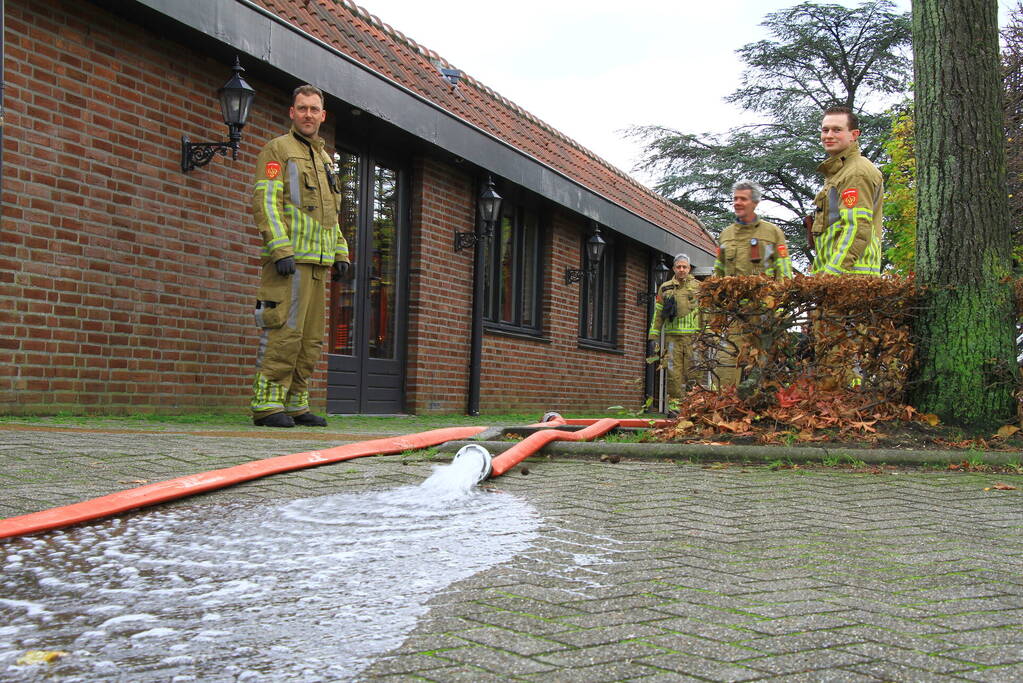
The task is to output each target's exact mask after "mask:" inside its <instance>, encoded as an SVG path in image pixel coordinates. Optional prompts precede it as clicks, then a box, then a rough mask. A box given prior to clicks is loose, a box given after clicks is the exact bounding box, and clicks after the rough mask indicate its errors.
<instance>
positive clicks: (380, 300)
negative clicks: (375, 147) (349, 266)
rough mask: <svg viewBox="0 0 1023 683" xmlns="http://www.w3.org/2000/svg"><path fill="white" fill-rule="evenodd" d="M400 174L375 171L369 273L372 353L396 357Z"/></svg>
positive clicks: (379, 168)
mask: <svg viewBox="0 0 1023 683" xmlns="http://www.w3.org/2000/svg"><path fill="white" fill-rule="evenodd" d="M397 190H398V174H397V172H396V171H394V170H393V169H389V168H384V167H381V166H378V167H376V168H375V169H374V172H373V245H372V247H373V250H372V255H371V258H370V264H369V267H370V272H369V297H370V310H369V332H370V336H369V356H370V357H371V358H394V357H395V316H394V309H395V303H396V294H397V292H396V287H395V285H396V282H397V275H398V253H397V244H396V239H395V238H396V235H397V231H396V219H397V215H398V192H397Z"/></svg>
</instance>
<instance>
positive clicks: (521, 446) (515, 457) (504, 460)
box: [490, 416, 648, 477]
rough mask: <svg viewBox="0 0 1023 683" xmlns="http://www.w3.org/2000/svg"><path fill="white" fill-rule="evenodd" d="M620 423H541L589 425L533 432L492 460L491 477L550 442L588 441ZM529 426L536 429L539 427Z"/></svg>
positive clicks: (608, 421) (567, 421)
mask: <svg viewBox="0 0 1023 683" xmlns="http://www.w3.org/2000/svg"><path fill="white" fill-rule="evenodd" d="M621 422H622V421H621V420H613V419H611V418H605V419H603V420H565V419H564V418H562V417H560V416H559V417H558V418H556V419H554V420H549V421H547V422H544V423H541V424H543V425H559V424H572V423H576V424H586V423H590V426H589V427H586V428H585V429H580V430H579V431H578V432H563V431H561V430H558V429H544V430H542V431H539V432H533V433H532V434H530V435H529V436H527V437H526V438H525V439H523V440H522V441H520V442H518V443H517V444H515V445H514V446H512V447H511V448H509V449H508V450H506V451H505V452H504V453H501V455H498V456H495V457H494V459H493V460H492V461H491V462H490V470H491V476H493V477H499V476H501V475H502V474H504V473H505V472H507V471H508V470H510V469H511V468H513V467H515V466H516V465H518V464H519V463H520V462H522V461H523V460H525V459H526V458H528V457H529V456H531V455H532V454H533V453H536V452H537V451H538V450H540V449H541V448H543V447H544V446H546V445H547V444H549V443H550V442H551V441H589V440H590V439H595V438H597V437H598V436H603V435H604V434H607V433H608V432H609V431H611V430H612V429H614V428H615V427H618V426H619V425H620V423H621ZM531 426H534V427H537V426H540V425H531ZM644 426H648V425H644Z"/></svg>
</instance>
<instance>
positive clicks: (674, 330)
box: [664, 310, 700, 334]
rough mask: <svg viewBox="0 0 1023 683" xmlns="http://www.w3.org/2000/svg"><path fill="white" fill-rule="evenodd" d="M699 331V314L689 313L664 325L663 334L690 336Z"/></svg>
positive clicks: (695, 312) (693, 311) (696, 311)
mask: <svg viewBox="0 0 1023 683" xmlns="http://www.w3.org/2000/svg"><path fill="white" fill-rule="evenodd" d="M699 331H700V312H699V311H698V310H692V311H689V313H687V314H686V315H685V316H680V317H678V318H675V319H674V320H672V321H671V322H668V323H665V325H664V334H692V333H693V332H699Z"/></svg>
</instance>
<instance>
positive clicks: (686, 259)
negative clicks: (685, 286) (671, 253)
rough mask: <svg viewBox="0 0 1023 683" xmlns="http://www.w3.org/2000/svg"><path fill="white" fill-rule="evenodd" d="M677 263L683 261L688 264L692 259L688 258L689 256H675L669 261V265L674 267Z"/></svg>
mask: <svg viewBox="0 0 1023 683" xmlns="http://www.w3.org/2000/svg"><path fill="white" fill-rule="evenodd" d="M679 261H685V262H686V263H689V264H691V263H692V262H693V261H692V259H690V258H689V254H675V258H673V259H672V260H671V265H672V266H674V265H675V264H676V263H678V262H679Z"/></svg>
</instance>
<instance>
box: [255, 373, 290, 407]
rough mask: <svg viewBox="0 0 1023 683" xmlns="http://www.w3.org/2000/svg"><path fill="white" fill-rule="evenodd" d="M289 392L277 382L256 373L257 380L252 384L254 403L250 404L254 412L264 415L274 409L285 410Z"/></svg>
mask: <svg viewBox="0 0 1023 683" xmlns="http://www.w3.org/2000/svg"><path fill="white" fill-rule="evenodd" d="M287 393H288V390H287V389H285V388H284V387H283V386H281V385H280V384H277V383H276V382H271V381H270V380H268V379H267V378H266V377H263V375H261V374H260V373H258V372H257V373H256V379H255V380H253V382H252V402H251V403H250V404H249V406H250V408H251V409H252V412H254V413H262V412H265V411H267V410H273V409H274V408H280V409H282V410H283V409H284V398H285V396H286V395H287Z"/></svg>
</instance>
